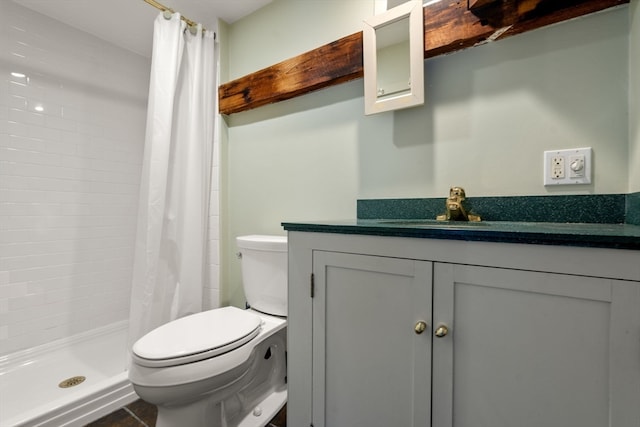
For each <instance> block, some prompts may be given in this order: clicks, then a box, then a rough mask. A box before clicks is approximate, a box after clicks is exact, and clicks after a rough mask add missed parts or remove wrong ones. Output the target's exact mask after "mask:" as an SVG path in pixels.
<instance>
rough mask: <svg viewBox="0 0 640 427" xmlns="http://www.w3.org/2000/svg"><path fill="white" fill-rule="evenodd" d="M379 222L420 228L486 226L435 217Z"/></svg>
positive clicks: (481, 223) (486, 224) (484, 224)
mask: <svg viewBox="0 0 640 427" xmlns="http://www.w3.org/2000/svg"><path fill="white" fill-rule="evenodd" d="M380 224H388V225H402V226H406V227H420V228H475V227H488V226H489V224H488V223H486V222H477V221H475V222H472V221H436V220H435V219H390V220H380Z"/></svg>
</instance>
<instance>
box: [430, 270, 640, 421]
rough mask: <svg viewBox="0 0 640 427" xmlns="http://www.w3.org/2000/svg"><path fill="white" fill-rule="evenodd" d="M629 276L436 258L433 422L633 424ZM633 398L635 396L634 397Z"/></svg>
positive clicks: (633, 315) (632, 291)
mask: <svg viewBox="0 0 640 427" xmlns="http://www.w3.org/2000/svg"><path fill="white" fill-rule="evenodd" d="M639 295H640V292H639V288H638V284H637V283H633V282H616V281H613V280H608V279H598V278H592V277H579V276H569V275H560V274H550V273H536V272H529V271H517V270H508V269H497V268H483V267H471V266H463V265H452V264H436V265H435V267H434V296H433V298H434V319H433V320H434V323H435V326H434V327H435V328H437V327H438V325H439V324H440V323H442V324H446V325H447V326H448V329H449V333H448V334H447V335H445V336H443V337H440V338H434V343H433V415H434V417H433V425H434V426H436V427H445V426H446V427H451V426H455V427H483V426H485V427H514V426H518V427H565V426H567V427H573V426H580V427H603V426H620V427H623V426H625V427H626V426H629V427H631V426H634V427H637V426H638V425H640V416H639V415H638V414H639V412H638V411H639V410H638V407H639V403H638V402H639V401H638V393H639V391H640V388H638V387H639V386H640V382H639V379H638V372H640V354H639V348H638V347H639V344H638V341H639V337H640V316H639V315H638V312H639V311H640V310H639V306H638V304H639V303H640V298H639ZM634 401H635V402H634Z"/></svg>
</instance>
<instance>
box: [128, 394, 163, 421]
mask: <svg viewBox="0 0 640 427" xmlns="http://www.w3.org/2000/svg"><path fill="white" fill-rule="evenodd" d="M127 409H128V410H129V411H131V412H133V413H134V414H135V416H136V417H138V418H140V420H142V421H143V422H144V423H145V424H146V425H147V426H148V427H155V425H156V418H158V408H157V406H156V405H153V404H151V403H147V402H145V401H144V400H142V399H138V400H136V401H135V402H133V403H130V404H129V405H127Z"/></svg>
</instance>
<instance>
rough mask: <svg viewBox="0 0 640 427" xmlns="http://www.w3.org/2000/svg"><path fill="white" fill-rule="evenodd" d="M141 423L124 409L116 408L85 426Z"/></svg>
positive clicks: (131, 426) (127, 426)
mask: <svg viewBox="0 0 640 427" xmlns="http://www.w3.org/2000/svg"><path fill="white" fill-rule="evenodd" d="M142 426H143V424H141V423H140V421H138V420H136V419H135V418H134V417H132V416H131V414H129V413H128V412H127V411H125V410H124V409H118V410H117V411H115V412H112V413H110V414H109V415H107V416H105V417H102V418H100V419H99V420H97V421H94V422H92V423H90V424H87V425H86V426H85V427H142Z"/></svg>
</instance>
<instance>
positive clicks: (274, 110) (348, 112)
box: [222, 0, 637, 305]
mask: <svg viewBox="0 0 640 427" xmlns="http://www.w3.org/2000/svg"><path fill="white" fill-rule="evenodd" d="M633 1H636V0H633ZM373 3H374V2H373V0H371V1H355V0H354V1H348V2H345V1H343V0H318V1H307V0H306V1H304V2H300V1H296V0H276V1H274V2H273V3H272V4H270V5H268V6H267V7H265V8H264V9H262V10H260V11H258V12H257V13H255V14H253V15H251V16H249V17H247V18H245V19H244V20H242V21H239V22H237V23H235V24H233V25H231V26H230V28H229V31H228V51H229V62H228V69H227V70H226V71H227V72H228V76H229V78H235V77H239V76H241V75H244V74H247V73H250V72H253V71H256V70H258V69H260V68H263V67H266V66H268V65H271V64H274V63H276V62H279V61H281V60H284V59H287V58H289V57H292V56H295V55H297V54H299V53H302V52H304V51H307V50H310V49H313V48H315V47H318V46H320V45H322V44H325V43H327V42H330V41H332V40H335V39H338V38H340V37H342V36H345V35H348V34H351V33H354V32H356V31H359V30H360V28H361V22H362V19H364V18H366V17H367V16H369V15H371V14H372V12H369V11H373ZM347 5H348V6H349V9H348V10H345V7H346V6H347ZM629 22H630V21H629V8H628V7H622V8H618V9H616V10H613V11H608V12H604V13H600V14H596V15H592V16H589V17H584V18H581V19H576V20H573V21H570V22H567V23H563V24H560V25H556V26H552V27H548V28H544V29H540V30H536V31H533V32H530V33H527V34H524V35H520V36H516V37H512V38H509V39H506V40H503V41H499V42H496V43H492V44H488V45H485V46H480V47H475V48H473V49H468V50H465V51H462V52H458V53H455V54H451V55H446V56H442V57H438V58H434V59H431V60H428V61H425V97H426V105H425V106H423V107H418V108H414V109H409V110H403V111H398V112H391V113H383V114H379V115H375V116H367V117H365V116H364V108H363V95H362V84H363V83H362V80H357V81H355V82H351V83H346V84H344V85H341V86H338V87H334V88H330V89H326V90H322V91H319V92H316V93H313V94H310V95H306V96H303V97H299V98H296V99H293V100H290V101H286V102H282V103H278V104H275V105H271V106H267V107H262V108H259V109H256V110H254V111H249V112H246V113H240V114H236V115H232V116H231V117H228V118H227V121H226V124H227V125H228V128H227V129H225V132H227V135H228V141H227V143H226V146H225V147H223V156H224V158H223V162H224V163H225V164H226V165H225V166H226V169H225V170H224V173H225V176H224V177H223V186H224V188H225V194H226V198H225V199H224V201H223V203H224V204H225V206H224V208H223V212H224V215H225V216H224V219H223V228H224V230H225V233H227V235H226V240H224V243H223V251H224V252H225V253H226V254H227V255H226V256H227V262H226V263H225V265H224V268H223V274H224V282H223V283H228V286H227V287H226V288H225V289H223V295H222V302H223V303H226V302H231V303H233V304H235V305H241V304H242V303H243V295H242V291H241V287H240V274H239V263H238V262H237V260H236V259H235V258H234V257H231V256H229V254H232V253H233V252H235V250H236V249H235V243H234V241H233V239H234V238H235V236H237V235H242V234H249V233H275V234H283V233H284V231H283V230H282V228H281V227H280V222H281V221H292V220H316V219H317V220H324V219H340V218H354V217H355V215H356V200H357V199H359V198H394V197H442V196H444V195H446V194H447V192H448V188H449V186H451V185H453V184H455V185H460V186H463V187H465V188H466V189H467V194H469V195H471V196H490V195H539V194H552V193H553V194H559V193H571V194H576V193H623V192H627V191H628V188H629V185H628V182H629V177H630V173H629V167H630V166H631V167H633V166H634V163H633V162H631V163H630V162H629V160H628V156H629V151H630V144H629V129H630V125H629V122H630V121H629V119H628V111H629V106H628V102H629V101H628V97H629V95H628V90H629V87H628V81H629V79H628V73H629V61H628V57H629V42H628V41H629V34H630V32H629ZM223 81H225V79H223ZM584 146H591V147H593V150H594V162H595V166H594V169H595V177H594V183H593V184H592V185H589V186H584V187H583V186H580V187H573V188H570V189H568V190H567V189H563V190H558V191H554V190H555V189H554V190H550V189H547V188H545V187H544V186H543V185H542V167H543V165H542V155H543V151H544V150H549V149H562V148H572V147H584ZM636 146H637V144H636ZM636 169H637V168H636ZM223 262H225V259H224V255H223Z"/></svg>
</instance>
